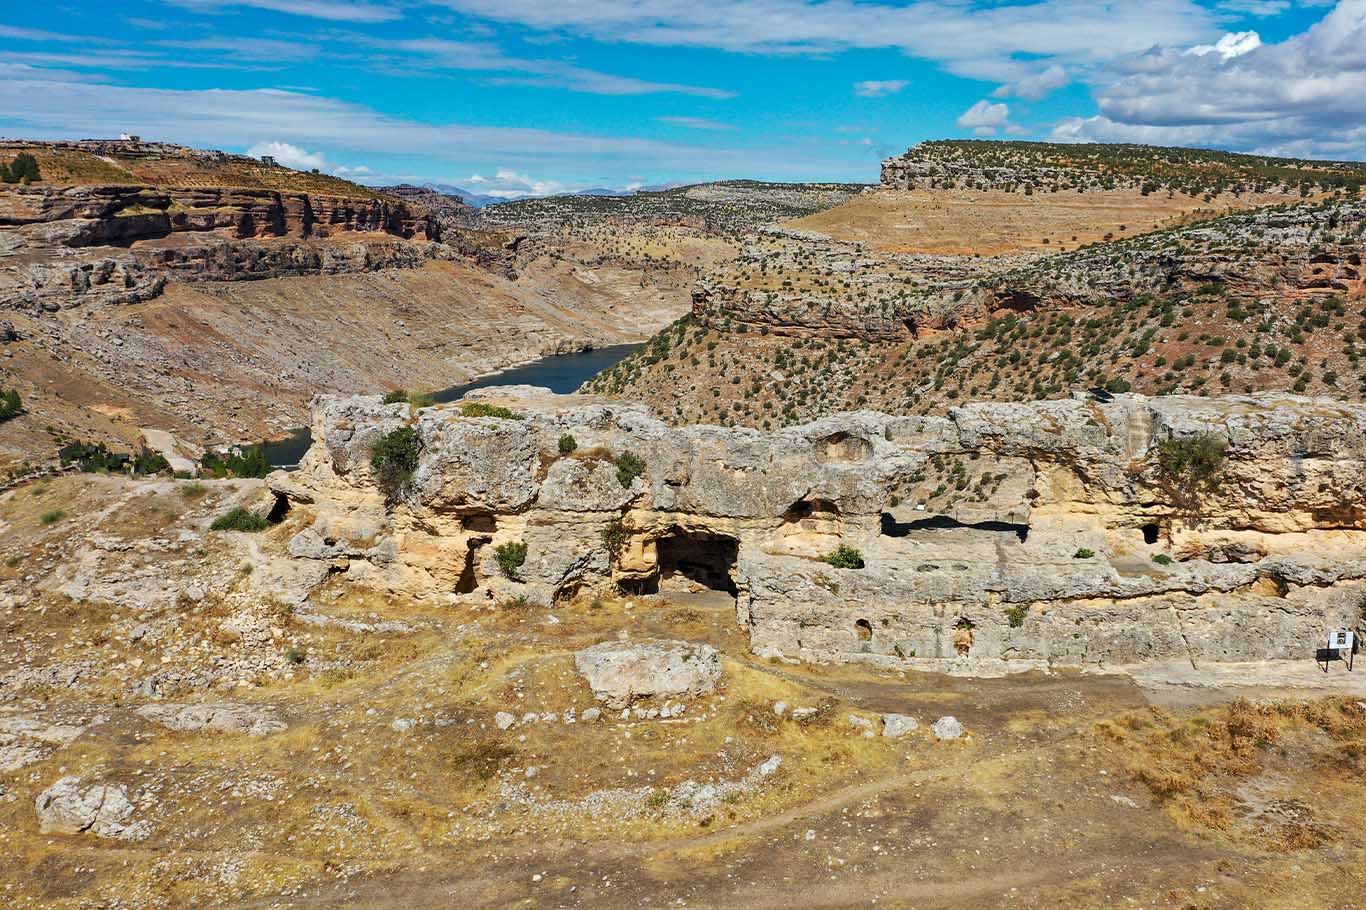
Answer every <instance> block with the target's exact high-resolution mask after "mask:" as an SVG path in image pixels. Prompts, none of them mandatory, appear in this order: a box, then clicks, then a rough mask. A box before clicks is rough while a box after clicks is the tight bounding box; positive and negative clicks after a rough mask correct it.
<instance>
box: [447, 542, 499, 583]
mask: <svg viewBox="0 0 1366 910" xmlns="http://www.w3.org/2000/svg"><path fill="white" fill-rule="evenodd" d="M491 539H492V538H489V537H475V538H473V539H472V540H470V545H469V549H467V550H466V551H465V565H464V566H463V567H461V569H460V578H458V579H457V580H456V582H455V593H456V594H473V593H474V592H475V591H477V590H478V589H479V576H478V574H476V573H475V571H474V567H475V565H476V564H477V563H478V562H479V548H480V547H482V546H483V545H484V544H486V543H488V542H489V541H490V540H491Z"/></svg>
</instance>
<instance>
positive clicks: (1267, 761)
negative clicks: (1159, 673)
mask: <svg viewBox="0 0 1366 910" xmlns="http://www.w3.org/2000/svg"><path fill="white" fill-rule="evenodd" d="M1097 733H1098V735H1099V736H1100V737H1102V738H1103V739H1105V740H1108V741H1110V742H1112V743H1114V744H1116V745H1117V746H1119V747H1120V748H1121V749H1122V750H1123V754H1124V756H1125V764H1126V766H1127V768H1128V771H1129V773H1130V774H1131V775H1132V776H1133V777H1134V779H1135V780H1136V781H1138V782H1139V783H1141V784H1142V785H1143V786H1145V787H1146V788H1147V789H1148V791H1149V792H1150V793H1151V794H1152V796H1153V798H1154V799H1156V800H1157V801H1158V803H1159V804H1161V805H1162V806H1163V807H1164V808H1165V810H1166V812H1167V814H1168V815H1169V816H1170V817H1171V818H1172V820H1173V821H1175V822H1176V824H1177V825H1178V826H1180V827H1181V828H1183V829H1186V830H1191V831H1196V832H1203V833H1206V834H1217V835H1218V836H1221V837H1224V838H1227V839H1229V840H1231V841H1233V842H1235V843H1245V844H1250V845H1251V844H1255V845H1256V846H1258V847H1260V848H1261V849H1264V850H1269V851H1273V852H1276V851H1291V850H1303V849H1309V848H1313V847H1318V846H1321V845H1323V844H1325V843H1330V842H1333V841H1335V840H1337V839H1338V838H1339V837H1340V836H1341V834H1342V832H1343V831H1345V830H1347V827H1346V826H1347V823H1348V819H1349V818H1350V817H1351V816H1352V815H1354V814H1359V813H1360V812H1361V811H1362V810H1363V809H1366V795H1363V794H1361V793H1360V792H1358V790H1357V788H1355V787H1351V786H1346V785H1347V784H1348V783H1349V782H1350V781H1351V780H1352V779H1353V778H1354V777H1357V776H1359V775H1360V774H1361V773H1362V771H1363V770H1366V708H1363V707H1362V706H1361V703H1360V702H1359V701H1357V700H1354V699H1327V700H1323V701H1317V702H1276V703H1269V704H1261V703H1253V702H1249V701H1245V700H1241V699H1240V700H1238V701H1234V702H1232V703H1231V704H1229V705H1226V706H1223V707H1220V708H1215V709H1211V710H1209V711H1204V712H1201V713H1199V714H1196V715H1193V716H1189V717H1176V716H1172V715H1169V714H1166V713H1164V712H1161V711H1159V710H1156V709H1154V710H1152V711H1151V712H1147V713H1130V714H1126V715H1122V716H1120V717H1118V718H1116V719H1115V720H1113V721H1106V722H1104V723H1102V724H1099V725H1098V726H1097Z"/></svg>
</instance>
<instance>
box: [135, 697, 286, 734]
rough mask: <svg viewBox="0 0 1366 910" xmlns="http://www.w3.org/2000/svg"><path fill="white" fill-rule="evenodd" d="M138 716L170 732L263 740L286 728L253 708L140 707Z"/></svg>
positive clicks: (274, 718) (213, 706) (221, 706)
mask: <svg viewBox="0 0 1366 910" xmlns="http://www.w3.org/2000/svg"><path fill="white" fill-rule="evenodd" d="M137 713H138V714H139V715H140V716H142V717H145V718H146V719H148V720H150V721H153V722H154V723H158V724H161V725H162V726H163V727H166V728H168V729H171V730H180V731H194V730H210V731H214V732H218V733H246V734H249V735H251V736H266V735H267V734H270V733H278V732H280V731H281V730H284V729H285V728H286V725H285V723H284V722H283V721H281V720H279V719H278V718H276V717H275V715H274V713H273V712H271V711H270V710H268V709H265V708H259V707H255V706H253V705H234V704H207V705H173V704H157V705H143V706H142V707H141V708H138V712H137Z"/></svg>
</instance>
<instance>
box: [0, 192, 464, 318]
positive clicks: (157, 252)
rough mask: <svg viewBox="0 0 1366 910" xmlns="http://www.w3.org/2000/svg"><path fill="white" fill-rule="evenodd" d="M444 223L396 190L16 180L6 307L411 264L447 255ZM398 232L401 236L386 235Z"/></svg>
mask: <svg viewBox="0 0 1366 910" xmlns="http://www.w3.org/2000/svg"><path fill="white" fill-rule="evenodd" d="M441 234H442V232H441V226H440V224H439V223H438V222H437V220H436V219H435V218H434V217H433V216H432V215H430V214H429V213H427V212H425V211H424V210H422V209H418V208H412V207H409V206H408V205H406V204H404V203H402V202H399V201H397V200H390V199H384V198H373V199H363V198H354V197H343V196H326V195H317V194H310V193H287V192H280V191H275V190H266V189H243V188H169V189H167V188H159V187H148V186H76V187H57V186H27V187H12V188H6V189H5V190H4V191H3V192H0V256H2V257H3V258H4V260H5V261H7V263H9V265H10V267H9V268H8V269H6V273H5V275H4V276H3V277H0V307H7V308H11V309H27V310H31V311H33V312H41V311H43V310H49V311H50V310H55V309H59V308H67V307H75V306H82V305H86V304H113V305H119V304H128V303H137V302H141V301H144V300H150V299H152V298H155V297H156V296H158V295H159V294H160V293H161V291H162V289H163V288H164V287H165V284H166V281H167V280H168V279H174V280H183V281H233V280H240V279H244V278H261V277H284V276H293V275H320V274H337V273H340V272H360V271H368V270H371V269H375V268H411V267H414V266H416V265H420V264H421V263H423V262H426V261H427V260H429V259H431V258H433V256H438V257H439V256H440V255H442V254H443V250H442V248H441V247H440V246H439V245H438V244H437V243H436V241H439V240H440V239H441ZM386 237H387V238H392V239H390V240H388V241H387V242H384V241H381V242H378V243H376V242H374V240H375V239H376V238H386ZM351 238H354V240H352V239H351ZM347 241H349V242H347ZM408 241H412V242H411V243H409V242H408ZM444 252H446V253H448V254H452V255H453V253H454V251H444Z"/></svg>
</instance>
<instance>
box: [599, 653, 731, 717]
mask: <svg viewBox="0 0 1366 910" xmlns="http://www.w3.org/2000/svg"><path fill="white" fill-rule="evenodd" d="M574 667H575V668H576V669H577V670H578V671H579V674H580V675H581V676H583V677H584V678H585V679H587V680H588V684H589V685H590V686H592V687H593V695H594V697H596V698H597V699H598V701H600V702H602V703H603V704H605V705H606V706H607V707H609V708H615V709H619V708H626V707H629V706H630V705H631V704H632V703H634V702H635V701H638V700H640V699H646V698H696V697H697V696H700V695H706V694H708V693H710V692H713V691H715V689H716V683H717V682H718V681H720V679H721V658H720V655H719V654H718V653H717V651H716V649H715V648H713V647H711V646H710V645H699V644H689V643H687V642H682V641H651V642H619V641H605V642H603V643H602V644H597V645H593V646H592V647H591V648H585V649H584V650H582V651H579V652H578V653H577V654H575V655H574Z"/></svg>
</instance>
